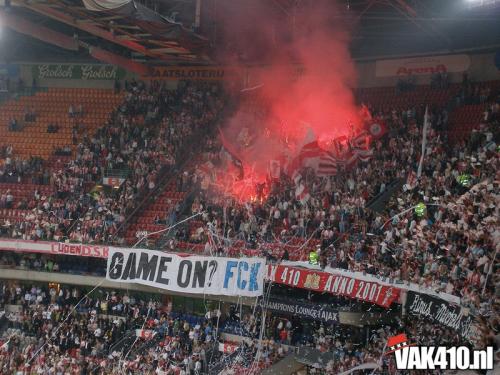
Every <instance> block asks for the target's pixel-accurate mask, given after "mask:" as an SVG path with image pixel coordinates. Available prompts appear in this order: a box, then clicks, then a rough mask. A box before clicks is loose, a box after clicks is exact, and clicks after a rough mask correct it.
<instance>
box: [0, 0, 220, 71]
mask: <svg viewBox="0 0 500 375" xmlns="http://www.w3.org/2000/svg"><path fill="white" fill-rule="evenodd" d="M6 4H7V6H6V7H4V8H3V9H2V8H1V7H0V21H1V23H2V24H3V25H4V26H7V27H9V28H11V29H13V30H15V31H16V32H18V33H21V34H24V35H28V36H30V37H33V38H35V39H38V40H41V41H43V42H45V43H49V44H52V45H55V46H57V47H59V48H62V49H65V50H70V51H74V52H78V51H81V50H82V49H83V50H85V51H88V53H89V54H90V56H92V57H93V58H95V59H97V60H100V61H104V62H107V63H112V64H116V65H122V66H124V67H125V68H127V69H129V70H132V71H136V72H138V73H139V72H141V73H142V72H143V71H144V70H145V69H146V67H145V65H144V64H142V63H144V62H151V61H152V62H154V63H155V64H162V63H164V64H186V63H187V64H197V63H205V64H206V63H210V62H211V60H210V58H209V57H208V55H207V54H206V50H207V46H208V40H207V39H206V38H204V37H202V36H201V35H198V34H197V33H195V32H194V31H192V30H190V29H188V28H186V27H184V26H183V25H182V24H181V23H179V22H175V21H174V20H171V19H169V18H168V17H164V16H162V15H160V14H159V13H157V12H155V11H154V10H152V9H150V8H148V7H146V6H144V5H142V4H140V3H137V2H134V1H131V0H126V1H122V2H121V3H117V2H116V1H107V0H104V1H102V0H84V1H83V2H82V1H81V0H11V1H10V2H8V3H6ZM103 5H104V6H103Z"/></svg>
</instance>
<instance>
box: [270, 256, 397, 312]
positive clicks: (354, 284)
mask: <svg viewBox="0 0 500 375" xmlns="http://www.w3.org/2000/svg"><path fill="white" fill-rule="evenodd" d="M267 277H268V280H269V281H272V282H275V283H278V284H283V285H288V286H290V287H293V288H301V289H308V290H314V291H317V292H321V293H331V294H334V295H337V296H344V297H348V298H353V299H358V300H361V301H363V302H369V303H374V304H377V305H379V306H383V307H389V306H390V305H391V304H392V303H393V302H397V301H398V300H399V295H400V293H401V290H400V289H399V288H396V287H393V286H388V285H382V284H380V283H377V282H371V281H366V280H360V279H356V278H352V277H348V276H344V275H340V274H333V273H330V272H323V271H317V270H310V269H305V268H299V267H289V266H283V265H279V266H271V265H270V266H268V274H267Z"/></svg>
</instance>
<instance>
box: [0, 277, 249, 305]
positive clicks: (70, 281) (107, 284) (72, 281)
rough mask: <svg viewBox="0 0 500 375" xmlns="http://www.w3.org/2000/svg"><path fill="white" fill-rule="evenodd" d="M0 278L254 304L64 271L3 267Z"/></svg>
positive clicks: (242, 298)
mask: <svg viewBox="0 0 500 375" xmlns="http://www.w3.org/2000/svg"><path fill="white" fill-rule="evenodd" d="M0 280H15V281H21V282H36V283H58V284H65V285H85V286H90V287H94V286H96V285H99V286H100V287H101V288H109V289H121V290H135V291H140V292H146V293H157V294H163V295H171V296H183V297H191V298H206V299H209V300H210V299H211V300H221V301H222V302H230V303H237V302H238V300H239V301H241V303H243V304H245V305H248V306H252V305H253V304H255V299H254V298H248V297H241V298H238V297H229V296H213V295H208V294H207V295H205V296H201V295H199V294H190V293H177V292H170V291H165V290H163V289H158V288H152V287H148V286H144V285H139V284H132V283H117V282H114V281H108V280H106V279H105V278H104V277H97V276H82V275H71V274H65V273H56V272H50V273H49V272H38V271H27V270H20V269H12V268H8V269H7V268H3V269H0Z"/></svg>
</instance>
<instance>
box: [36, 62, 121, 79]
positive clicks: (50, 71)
mask: <svg viewBox="0 0 500 375" xmlns="http://www.w3.org/2000/svg"><path fill="white" fill-rule="evenodd" d="M31 69H32V74H33V78H36V79H81V80H84V81H90V80H115V79H122V78H124V77H125V71H124V70H123V69H121V68H119V67H117V66H114V65H102V64H101V65H99V64H82V65H78V64H39V65H32V68H31Z"/></svg>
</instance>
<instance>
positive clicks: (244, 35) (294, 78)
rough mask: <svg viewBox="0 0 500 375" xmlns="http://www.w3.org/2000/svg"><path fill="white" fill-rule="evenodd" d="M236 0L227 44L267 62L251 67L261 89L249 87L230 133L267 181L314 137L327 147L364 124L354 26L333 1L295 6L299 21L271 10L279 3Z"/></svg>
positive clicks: (226, 23)
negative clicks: (272, 166)
mask: <svg viewBox="0 0 500 375" xmlns="http://www.w3.org/2000/svg"><path fill="white" fill-rule="evenodd" d="M231 2H232V1H230V0H225V1H224V0H223V1H222V2H221V3H220V4H221V6H220V8H222V10H221V11H220V12H219V14H223V15H226V16H227V18H224V16H222V17H221V18H219V20H218V22H221V23H222V24H223V27H224V30H225V32H226V33H225V41H226V43H227V44H228V45H231V46H233V52H234V54H236V55H238V56H240V57H241V56H247V57H254V55H259V56H261V57H262V59H264V60H265V62H266V65H264V66H263V67H259V68H250V69H249V76H248V79H247V82H246V86H247V88H252V87H256V88H255V89H249V90H244V92H243V93H242V96H243V98H242V101H241V103H240V106H239V108H238V110H237V111H236V113H235V115H234V116H233V117H232V118H231V119H230V120H229V121H227V123H226V124H225V125H224V127H223V131H224V133H225V134H226V138H227V139H229V140H230V142H231V147H232V148H233V149H236V150H237V153H238V157H239V158H240V160H241V161H242V162H243V164H244V166H245V171H246V173H248V171H252V172H250V173H251V175H250V176H248V175H247V176H246V178H250V179H252V180H255V181H258V182H264V181H265V178H266V175H267V174H268V168H269V161H270V160H283V158H284V156H285V157H286V156H288V157H289V158H290V157H293V156H294V155H295V154H296V153H297V152H298V150H299V149H300V147H301V145H303V144H304V143H306V142H310V141H312V140H313V139H308V138H317V139H318V140H319V141H320V143H323V144H325V143H327V142H328V141H329V140H331V139H333V138H336V137H339V136H346V135H349V134H350V133H351V132H352V131H353V129H354V128H357V127H358V126H359V124H360V122H361V120H360V116H359V109H358V108H357V107H356V105H355V102H354V98H353V93H352V87H354V84H355V82H356V72H355V68H354V64H353V61H352V60H351V57H350V53H349V49H348V47H349V30H348V29H347V27H346V26H345V25H342V24H341V23H340V21H339V20H340V17H339V10H338V9H337V7H336V5H335V4H334V2H333V1H330V0H329V1H324V0H314V1H311V0H309V1H307V0H303V1H301V2H300V6H299V7H298V8H297V9H290V10H289V13H291V12H294V14H295V16H294V17H293V20H292V19H291V18H290V17H291V16H290V14H289V15H286V14H285V13H284V12H281V13H280V12H279V11H276V9H274V10H272V9H270V6H271V4H270V3H272V2H261V1H259V0H251V1H250V2H249V1H235V2H232V3H233V4H234V5H231ZM220 8H219V10H220ZM228 63H230V64H234V59H232V60H228ZM245 128H246V129H248V135H246V133H247V130H245ZM282 167H283V165H282ZM235 194H236V192H235Z"/></svg>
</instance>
